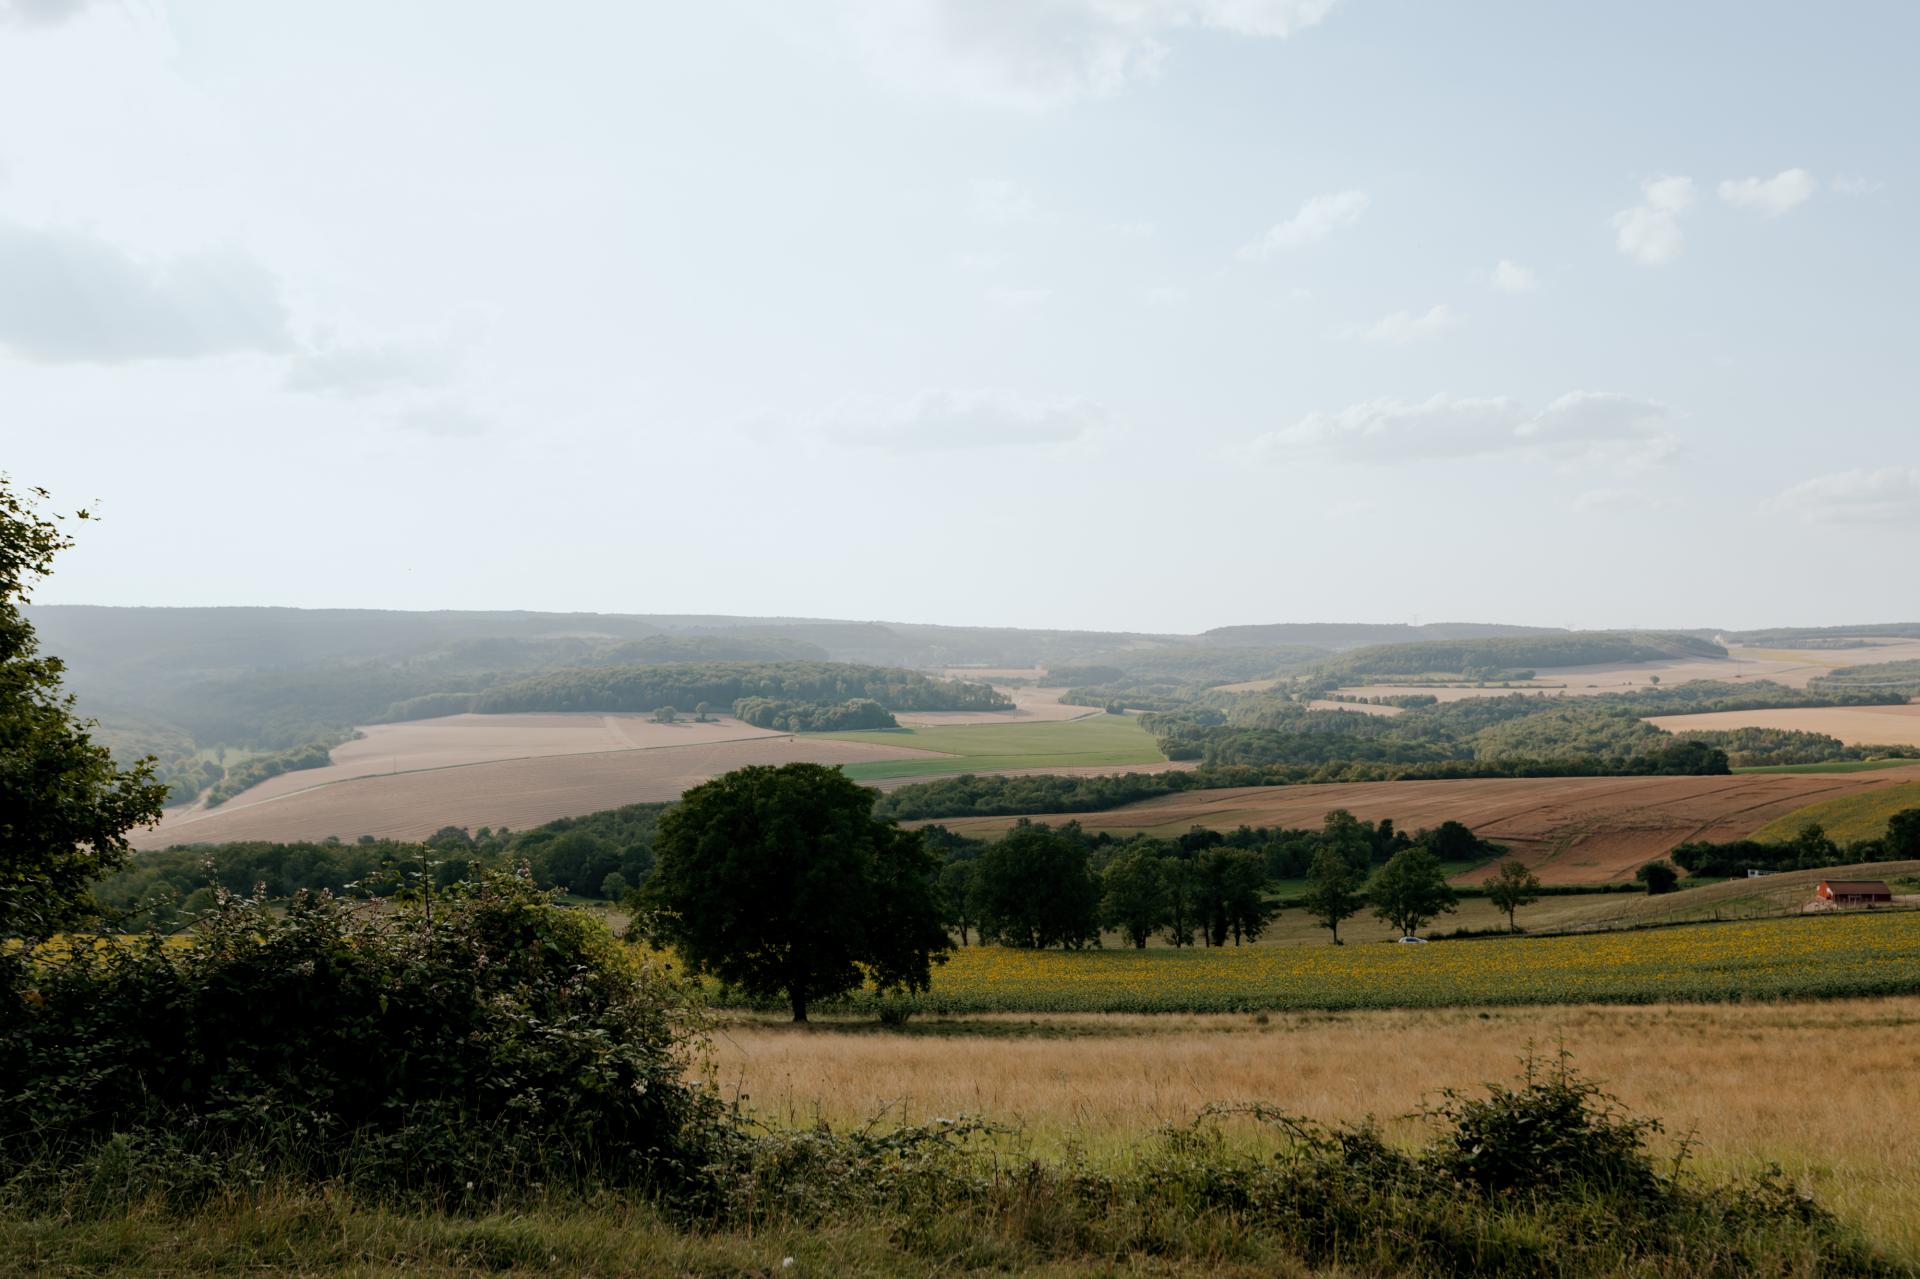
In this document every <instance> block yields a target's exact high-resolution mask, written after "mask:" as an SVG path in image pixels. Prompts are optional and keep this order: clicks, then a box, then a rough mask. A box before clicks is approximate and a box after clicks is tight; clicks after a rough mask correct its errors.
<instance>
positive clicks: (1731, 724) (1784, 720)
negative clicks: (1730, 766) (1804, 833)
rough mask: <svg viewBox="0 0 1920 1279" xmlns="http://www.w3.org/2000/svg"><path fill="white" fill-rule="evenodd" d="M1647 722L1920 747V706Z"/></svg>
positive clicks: (1669, 727) (1672, 728)
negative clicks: (1781, 731)
mask: <svg viewBox="0 0 1920 1279" xmlns="http://www.w3.org/2000/svg"><path fill="white" fill-rule="evenodd" d="M1647 723H1649V724H1652V725H1653V726H1654V727H1655V728H1661V729H1665V730H1666V731H1667V732H1669V733H1685V732H1716V731H1719V730H1721V729H1728V728H1786V729H1794V730H1797V731H1799V732H1803V733H1825V734H1826V735H1827V736H1829V737H1837V738H1839V739H1840V740H1841V741H1843V742H1845V743H1846V744H1847V745H1849V746H1920V704H1914V703H1908V704H1907V705H1904V706H1808V707H1796V708H1792V709H1787V710H1771V711H1715V712H1713V713H1711V714H1707V715H1661V716H1658V717H1656V718H1653V719H1649V720H1648V721H1647Z"/></svg>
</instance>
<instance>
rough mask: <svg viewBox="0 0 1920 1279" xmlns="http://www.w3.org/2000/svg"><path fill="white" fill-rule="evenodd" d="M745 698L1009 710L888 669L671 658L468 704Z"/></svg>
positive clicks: (529, 685)
mask: <svg viewBox="0 0 1920 1279" xmlns="http://www.w3.org/2000/svg"><path fill="white" fill-rule="evenodd" d="M743 697H765V698H771V699H774V700H776V701H791V702H820V703H832V702H845V701H848V700H851V699H853V698H871V699H873V700H874V701H877V702H879V703H880V704H881V705H882V706H884V707H886V708H887V709H889V710H894V711H966V710H1009V709H1011V708H1012V706H1013V703H1012V702H1011V701H1010V700H1008V698H1007V697H1006V695H1005V694H1003V693H1000V692H998V691H996V690H994V689H992V688H990V687H988V686H987V685H985V684H969V683H965V682H962V681H959V680H941V679H933V678H930V677H928V676H925V675H921V674H918V673H917V672H914V671H908V670H902V669H900V668H899V667H891V666H856V665H852V664H848V663H837V662H668V663H662V664H659V665H655V666H608V667H581V668H578V669H575V670H565V671H556V672H553V673H552V674H548V675H537V676H534V677H532V678H529V679H525V680H520V681H517V682H514V683H510V684H504V685H501V686H499V687H497V688H492V689H488V690H487V691H486V692H484V693H481V694H479V695H478V696H476V697H475V698H474V699H473V704H472V706H471V707H470V709H472V710H474V711H478V712H482V713H491V714H497V713H501V712H507V711H641V712H645V711H651V710H653V709H654V708H655V707H657V706H662V705H666V706H692V705H694V704H695V703H696V702H723V703H727V704H729V705H730V704H732V703H733V702H736V701H738V700H740V699H741V698H743Z"/></svg>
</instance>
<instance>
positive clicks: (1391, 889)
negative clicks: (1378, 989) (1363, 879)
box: [1367, 847, 1460, 937]
mask: <svg viewBox="0 0 1920 1279" xmlns="http://www.w3.org/2000/svg"><path fill="white" fill-rule="evenodd" d="M1367 897H1368V899H1369V900H1370V901H1372V902H1373V913H1374V914H1375V915H1377V916H1379V917H1380V918H1381V919H1382V920H1385V921H1386V922H1387V923H1389V924H1392V925H1393V926H1394V927H1395V928H1398V929H1399V930H1400V935H1401V936H1402V937H1413V936H1416V935H1418V934H1419V932H1420V929H1421V928H1422V927H1424V926H1425V925H1426V923H1427V921H1428V920H1430V919H1433V918H1434V917H1435V916H1438V915H1444V914H1447V913H1449V912H1451V911H1452V910H1454V909H1455V908H1456V907H1457V906H1458V905H1459V903H1460V899H1459V898H1458V897H1457V896H1455V895H1454V891H1453V889H1452V888H1450V887H1448V886H1447V877H1446V874H1445V872H1443V871H1442V870H1441V869H1440V863H1439V861H1438V860H1437V859H1436V858H1435V857H1434V855H1433V854H1432V853H1429V852H1428V851H1427V850H1426V849H1424V848H1418V847H1415V848H1409V849H1406V850H1404V851H1402V852H1398V853H1395V854H1394V855H1393V857H1392V858H1391V859H1390V860H1389V861H1388V862H1387V864H1386V865H1385V866H1382V867H1381V868H1380V869H1379V870H1378V871H1375V872H1374V876H1373V879H1372V880H1371V881H1370V882H1369V883H1368V884H1367Z"/></svg>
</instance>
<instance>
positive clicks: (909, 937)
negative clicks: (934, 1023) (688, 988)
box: [643, 764, 951, 1021]
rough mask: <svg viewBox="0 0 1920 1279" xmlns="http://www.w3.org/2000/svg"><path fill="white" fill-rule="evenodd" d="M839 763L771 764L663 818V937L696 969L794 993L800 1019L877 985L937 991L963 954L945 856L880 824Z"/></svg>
mask: <svg viewBox="0 0 1920 1279" xmlns="http://www.w3.org/2000/svg"><path fill="white" fill-rule="evenodd" d="M873 798H874V795H873V792H872V791H871V790H868V789H867V788H866V787H864V786H861V785H859V784H858V783H856V782H853V781H851V780H849V779H848V778H847V777H846V776H845V775H843V774H842V773H841V772H840V770H839V769H837V768H827V767H823V766H822V765H819V764H784V765H781V766H779V767H777V768H776V767H768V766H764V765H758V766H754V767H751V768H742V769H737V770H735V771H734V772H731V773H728V774H726V775H724V776H722V777H717V778H715V779H714V780H712V781H710V782H706V783H704V784H702V785H700V786H696V787H694V788H693V789H692V790H690V791H688V792H687V793H686V795H685V796H683V797H682V798H681V801H680V804H679V806H678V807H676V808H673V809H671V810H669V811H668V812H667V813H666V815H665V816H664V817H662V818H661V820H660V830H659V835H658V837H657V838H656V840H655V844H654V853H655V857H656V864H655V869H654V873H653V875H652V877H651V878H650V879H649V880H648V881H647V886H646V889H645V891H644V893H643V902H644V904H645V905H647V906H649V907H651V908H653V909H654V910H656V911H658V912H659V913H658V914H657V915H656V916H655V918H654V920H653V922H652V925H651V930H652V932H653V934H654V936H655V937H656V938H657V939H658V940H660V941H663V942H665V943H667V944H670V945H671V946H673V948H674V949H675V950H676V951H677V952H678V953H679V955H680V957H681V959H682V960H683V961H684V962H685V963H686V964H687V965H688V966H689V967H690V968H692V969H693V970H694V971H696V972H704V973H712V974H713V975H715V976H717V977H719V978H720V980H722V981H724V982H727V983H728V984H730V985H733V986H737V987H739V988H740V989H742V990H744V991H746V992H747V993H749V994H752V995H756V996H763V997H773V996H775V995H783V996H784V997H785V998H786V1001H787V1004H788V1006H789V1007H790V1008H791V1009H792V1010H793V1019H794V1020H795V1021H805V1020H806V1019H807V1008H808V1006H809V1005H810V1004H812V1003H814V1002H815V1001H817V1000H821V999H828V998H831V997H833V996H835V995H840V994H845V993H846V992H847V991H850V990H853V989H855V988H856V987H858V986H859V985H860V984H861V983H862V982H863V981H867V980H870V981H872V982H873V984H874V985H875V986H877V987H879V988H880V989H883V990H886V989H902V988H904V989H909V990H925V989H926V988H927V985H928V982H929V979H930V975H931V966H932V964H933V963H934V962H936V961H944V959H945V958H946V953H947V951H948V950H949V949H950V947H951V942H949V941H948V939H947V933H946V929H945V928H944V927H943V926H942V920H941V916H942V914H943V910H942V906H943V902H942V898H941V893H940V891H939V885H938V876H939V872H940V859H939V857H938V856H937V855H936V854H934V853H933V852H931V851H930V850H929V849H928V848H927V847H926V845H925V844H924V842H923V841H922V840H921V838H920V835H919V832H917V831H903V830H901V829H899V828H898V827H896V826H894V825H892V824H891V823H888V822H882V821H877V820H875V819H874V817H873Z"/></svg>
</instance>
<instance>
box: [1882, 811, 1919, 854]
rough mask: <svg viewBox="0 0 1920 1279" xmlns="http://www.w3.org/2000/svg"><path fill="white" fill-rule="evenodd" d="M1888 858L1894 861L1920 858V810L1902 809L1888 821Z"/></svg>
mask: <svg viewBox="0 0 1920 1279" xmlns="http://www.w3.org/2000/svg"><path fill="white" fill-rule="evenodd" d="M1887 856H1888V857H1889V858H1891V859H1893V860H1894V861H1907V860H1910V859H1912V858H1916V857H1920V808H1907V809H1902V810H1901V811H1900V812H1897V813H1895V814H1894V815H1893V816H1892V817H1889V818H1888V819H1887Z"/></svg>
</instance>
